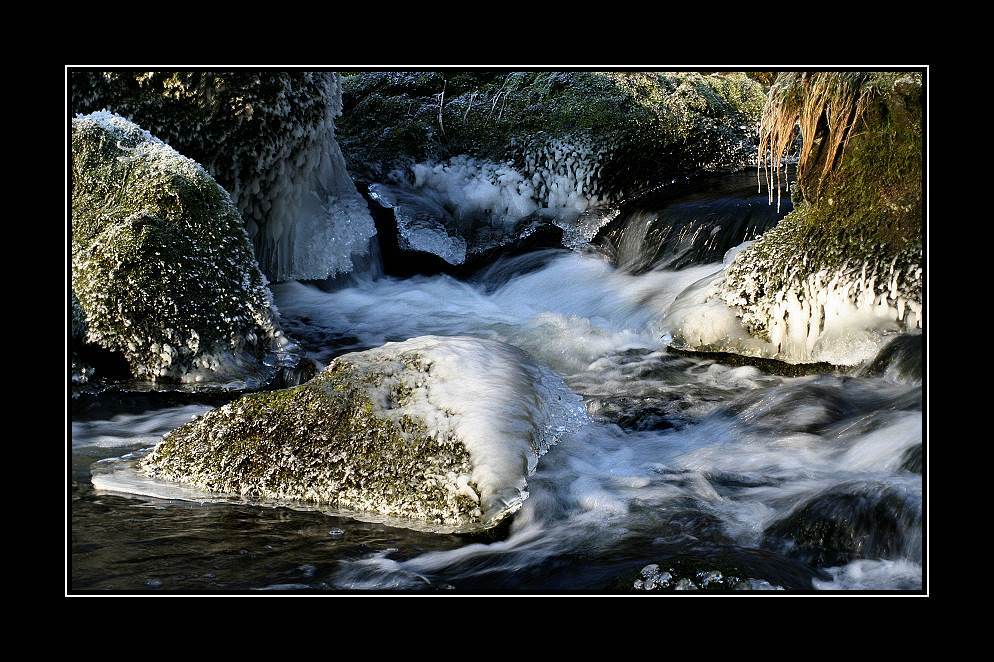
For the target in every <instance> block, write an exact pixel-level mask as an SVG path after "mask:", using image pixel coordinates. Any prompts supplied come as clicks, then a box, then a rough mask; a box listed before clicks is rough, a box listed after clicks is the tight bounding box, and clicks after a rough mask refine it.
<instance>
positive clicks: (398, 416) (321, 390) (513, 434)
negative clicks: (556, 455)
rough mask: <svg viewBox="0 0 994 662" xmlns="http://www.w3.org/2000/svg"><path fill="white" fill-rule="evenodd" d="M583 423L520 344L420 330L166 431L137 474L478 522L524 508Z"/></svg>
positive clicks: (449, 525)
mask: <svg viewBox="0 0 994 662" xmlns="http://www.w3.org/2000/svg"><path fill="white" fill-rule="evenodd" d="M585 421H586V415H585V412H584V409H583V405H582V402H581V401H580V399H579V397H578V396H576V395H574V394H573V393H571V392H570V391H569V390H568V389H567V388H566V387H565V385H564V384H563V382H562V380H561V379H559V378H558V377H556V376H555V375H554V374H553V373H551V372H550V371H548V370H546V369H544V368H541V367H539V366H537V365H535V364H534V363H532V362H531V361H530V360H529V359H528V358H527V356H526V355H525V354H524V353H523V352H522V351H521V350H518V349H516V348H514V347H512V346H510V345H506V344H503V343H499V342H496V341H490V340H480V339H476V338H466V337H438V336H424V337H420V338H414V339H412V340H407V341H405V342H401V343H387V344H386V345H384V346H382V347H379V348H377V349H372V350H368V351H364V352H359V353H354V354H347V355H344V356H341V357H339V358H337V359H335V360H334V361H333V362H332V363H331V364H330V365H329V366H328V367H327V369H325V370H324V371H323V372H321V373H320V374H319V375H318V376H316V377H315V378H314V379H312V380H311V381H310V382H308V383H306V384H304V385H302V386H299V387H296V388H293V389H289V390H285V391H277V392H272V393H258V394H253V395H248V396H245V397H243V398H242V399H240V400H237V401H235V402H233V403H231V404H228V405H225V406H223V407H221V408H219V409H217V410H215V411H213V412H211V413H209V414H207V415H205V416H203V417H202V418H200V419H198V420H195V421H193V422H191V423H189V424H187V425H185V426H183V427H181V428H178V429H177V430H175V431H173V432H172V433H170V434H169V435H167V436H166V437H165V439H164V440H163V441H162V443H161V444H160V445H159V446H157V447H156V449H155V450H154V451H153V452H152V453H151V454H150V455H149V456H147V457H146V458H145V459H144V460H143V461H142V462H141V465H140V471H141V472H144V473H145V474H146V475H147V476H149V477H151V478H154V479H157V480H166V481H174V482H179V483H183V484H185V485H188V486H192V487H194V488H196V489H198V490H202V491H203V492H206V493H212V494H218V495H229V496H240V497H246V498H254V499H262V500H269V501H276V502H286V501H296V502H303V503H309V504H315V505H323V506H328V507H331V508H334V509H338V510H342V511H347V512H350V513H355V514H356V515H357V516H358V517H363V516H364V515H363V514H365V516H367V517H368V516H373V517H382V518H388V519H389V520H390V521H394V520H396V521H397V523H400V524H404V523H405V522H407V523H408V524H409V525H412V526H415V527H416V528H430V529H432V530H437V531H457V530H458V531H464V530H473V529H482V528H487V527H491V526H493V525H494V524H496V523H497V522H499V521H500V520H501V519H502V518H504V517H505V516H507V515H508V514H510V513H512V512H514V511H515V510H516V509H517V508H518V507H520V505H521V503H522V501H523V500H524V499H525V498H526V497H527V496H528V492H527V485H526V480H527V477H528V475H529V474H530V473H531V472H533V471H534V470H535V468H536V466H537V463H538V459H539V457H540V456H541V455H542V454H544V453H545V452H546V451H547V450H548V449H549V447H550V446H551V445H553V444H554V443H556V442H557V441H558V440H559V439H560V438H561V437H562V436H563V435H564V434H567V433H569V432H571V431H574V430H576V429H578V428H579V427H580V426H581V425H583V424H584V422H585Z"/></svg>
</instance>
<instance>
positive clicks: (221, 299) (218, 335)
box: [72, 112, 285, 382]
mask: <svg viewBox="0 0 994 662" xmlns="http://www.w3.org/2000/svg"><path fill="white" fill-rule="evenodd" d="M72 185H73V190H72V292H73V326H72V331H73V336H74V339H75V340H76V342H82V341H85V342H86V343H90V344H93V345H97V346H99V347H101V348H103V349H104V350H109V351H110V352H115V353H118V354H120V355H122V356H123V357H124V358H125V359H126V360H127V363H128V366H129V367H130V370H131V373H132V374H133V375H134V376H135V377H138V378H140V379H147V380H152V381H182V382H197V381H208V382H217V381H225V382H226V381H230V380H233V379H237V378H240V377H242V376H243V375H244V374H245V373H247V372H251V371H254V370H255V369H256V368H258V366H259V362H260V359H262V358H263V357H264V356H265V355H266V354H267V353H270V352H272V351H274V350H277V349H279V348H280V347H281V346H282V345H283V344H284V343H285V339H284V338H283V335H282V332H281V331H280V329H279V327H278V325H277V322H276V313H275V310H274V308H273V304H272V297H271V294H270V292H269V289H268V287H267V284H266V279H265V277H264V276H263V275H262V273H261V272H260V271H259V267H258V265H257V264H256V261H255V258H254V257H253V254H252V246H251V244H250V243H249V241H248V237H247V236H246V234H245V229H244V227H243V226H242V223H241V218H240V217H239V215H238V210H237V209H236V208H235V206H234V205H233V204H232V202H231V198H230V197H229V196H228V194H227V193H226V192H225V191H224V189H222V188H221V187H220V186H218V184H217V183H216V182H215V181H214V179H213V178H212V177H211V176H210V175H209V174H208V173H207V172H206V171H205V170H204V169H203V168H202V167H201V166H200V165H198V164H197V163H196V162H194V161H192V160H191V159H188V158H186V157H184V156H182V155H180V154H179V153H178V152H176V151H175V150H174V149H172V148H171V147H169V146H168V145H167V144H165V143H164V142H162V141H161V140H158V139H157V138H155V137H153V136H152V135H151V134H149V133H148V132H146V131H144V130H142V129H141V128H139V127H138V126H137V125H135V124H133V123H132V122H129V121H128V120H126V119H124V118H122V117H120V116H117V115H113V114H111V113H108V112H97V113H92V114H90V115H87V116H79V117H76V118H75V119H73V121H72ZM84 374H85V373H84Z"/></svg>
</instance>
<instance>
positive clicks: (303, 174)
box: [232, 74, 376, 280]
mask: <svg viewBox="0 0 994 662" xmlns="http://www.w3.org/2000/svg"><path fill="white" fill-rule="evenodd" d="M324 87H325V92H324V95H325V97H326V99H325V103H326V104H327V105H326V110H325V113H324V116H323V117H322V118H321V119H320V121H318V122H317V123H315V124H312V125H301V126H298V127H296V128H295V129H294V131H293V134H292V135H293V137H294V138H295V139H296V140H295V141H293V142H290V141H288V142H283V143H280V142H273V143H263V145H262V149H261V151H260V150H259V147H258V146H254V147H255V149H253V150H252V151H251V152H249V153H248V154H245V155H244V156H242V155H240V156H241V158H243V159H244V158H251V159H253V160H257V162H258V165H257V167H256V168H254V169H251V170H249V172H251V173H252V174H251V175H250V176H249V177H246V178H237V177H236V179H235V180H234V184H233V187H232V197H234V199H235V200H236V201H237V202H238V205H239V208H240V209H241V210H242V214H243V217H244V218H245V222H246V225H247V227H248V229H249V232H250V234H252V235H253V236H255V237H256V239H255V243H256V248H257V251H258V254H259V259H260V261H261V262H263V263H264V264H265V265H267V271H268V272H269V273H270V274H271V276H272V278H273V279H274V280H290V279H322V278H326V277H328V276H332V275H334V274H336V273H339V272H350V271H352V268H353V264H352V255H364V254H365V253H366V252H367V250H368V243H369V239H370V238H371V237H372V236H373V235H375V234H376V227H375V226H374V225H373V219H372V217H371V216H370V215H369V210H368V208H367V207H366V202H365V200H363V198H362V196H361V195H360V194H359V192H358V191H357V190H356V188H355V185H354V184H353V182H352V178H351V177H350V176H349V173H348V170H347V169H346V166H345V158H344V157H343V156H342V150H341V149H340V148H339V146H338V142H337V141H336V140H335V118H336V117H338V116H339V115H341V113H342V88H341V83H340V81H339V79H338V76H337V74H330V75H328V76H327V78H326V80H325V82H324Z"/></svg>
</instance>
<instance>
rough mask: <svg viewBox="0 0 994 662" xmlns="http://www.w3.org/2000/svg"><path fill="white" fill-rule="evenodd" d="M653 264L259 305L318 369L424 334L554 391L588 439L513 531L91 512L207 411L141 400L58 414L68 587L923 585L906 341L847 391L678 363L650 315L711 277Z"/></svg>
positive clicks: (601, 265) (914, 384) (824, 379)
mask: <svg viewBox="0 0 994 662" xmlns="http://www.w3.org/2000/svg"><path fill="white" fill-rule="evenodd" d="M652 250H653V251H654V255H657V256H658V255H660V254H667V250H668V249H665V250H660V249H659V247H658V246H654V247H653V248H652ZM670 254H672V253H670ZM702 254H703V255H707V256H708V257H712V255H711V253H708V252H707V251H704V252H703V253H702ZM654 259H655V258H653V260H654ZM653 260H648V261H647V260H642V261H637V264H633V263H625V261H624V260H620V261H619V262H620V263H621V266H620V267H619V266H616V264H615V262H614V261H612V259H609V257H607V256H605V255H604V254H601V253H597V252H587V253H575V252H570V251H565V250H548V251H540V252H536V253H531V254H528V255H524V256H519V257H516V258H511V259H505V260H501V261H499V262H498V263H496V264H494V265H491V266H490V267H489V268H487V269H485V270H483V271H482V272H480V273H478V274H477V275H476V276H474V277H473V278H470V279H468V280H457V279H454V278H451V277H449V276H445V275H436V276H416V277H413V278H407V279H394V278H387V277H379V278H373V277H355V278H353V279H352V280H351V281H350V282H348V283H345V284H339V286H338V287H337V288H331V289H330V291H329V288H321V287H318V286H316V285H308V284H301V283H295V282H290V283H284V284H281V285H278V286H275V287H274V294H275V297H276V302H277V305H278V306H279V308H280V310H281V313H282V314H283V316H284V320H285V327H286V329H287V331H288V333H289V334H290V335H291V336H292V337H294V338H295V339H297V340H298V341H299V343H300V345H301V347H302V348H303V349H304V350H305V351H306V352H307V353H308V356H309V357H311V358H312V359H313V360H315V361H316V362H318V363H319V364H321V365H323V364H325V363H327V362H328V361H329V360H330V359H331V358H332V357H334V356H336V355H338V354H341V353H343V352H346V351H352V350H354V349H362V348H368V347H374V346H378V345H380V344H382V343H383V342H386V341H390V340H401V339H406V338H410V337H415V336H420V335H426V334H437V335H457V334H458V335H473V336H479V337H487V338H495V339H500V340H504V341H506V342H509V343H511V344H514V345H516V346H518V347H520V348H522V349H524V350H525V351H526V352H528V353H529V354H531V356H532V357H533V358H534V359H535V360H537V361H539V362H541V363H543V364H544V365H546V366H548V367H550V368H552V369H553V370H555V371H557V372H558V373H559V374H561V375H562V376H563V377H564V378H565V379H566V381H567V384H568V385H569V386H570V388H571V389H573V390H574V391H575V392H576V393H578V394H579V395H581V396H582V397H583V399H584V402H585V404H586V406H587V409H588V412H589V413H590V415H591V418H592V421H593V422H592V423H591V424H589V425H587V426H586V427H584V428H583V429H581V430H580V431H579V432H578V433H576V434H574V435H572V436H570V437H568V438H566V439H564V440H563V441H561V442H560V444H559V445H558V446H557V447H556V448H554V449H552V450H551V451H550V452H549V453H548V454H547V455H546V456H545V457H544V458H543V459H542V461H541V462H540V463H539V467H538V470H537V472H536V473H535V474H534V475H533V476H532V477H531V478H530V479H529V492H530V496H529V498H528V499H527V500H526V502H525V505H524V507H523V508H522V509H521V510H520V511H519V512H518V513H517V514H516V515H515V517H514V518H513V520H512V521H511V522H510V523H509V524H508V525H506V526H502V527H501V528H499V529H498V530H496V531H493V532H491V533H489V534H487V535H478V536H456V535H453V536H444V535H432V534H426V533H418V532H415V531H410V530H405V529H398V528H391V527H387V526H384V525H378V524H371V523H364V522H359V521H355V520H350V519H344V518H336V517H330V516H327V515H323V514H321V513H316V512H304V511H297V510H291V509H287V508H268V507H260V506H251V505H242V504H230V503H228V504H220V503H216V504H198V503H189V502H174V501H161V500H154V499H149V498H137V497H129V496H120V495H114V494H107V493H100V492H97V491H95V490H94V489H93V486H92V484H91V483H90V472H91V466H92V464H93V463H94V462H95V461H98V460H101V459H105V458H112V457H117V456H121V455H123V454H125V453H128V452H133V451H136V450H139V449H142V448H147V447H148V446H150V445H152V444H154V443H155V442H156V440H157V439H158V438H159V437H160V436H161V435H162V434H163V433H164V432H166V431H168V430H170V429H172V428H174V427H175V426H177V425H179V424H181V423H183V422H184V421H186V420H189V418H190V417H191V416H193V415H196V414H198V413H202V412H203V411H206V410H207V409H208V408H209V405H205V404H203V403H198V402H197V401H196V400H185V401H176V400H169V399H162V400H159V401H157V400H155V399H154V398H150V397H149V396H148V395H147V394H146V395H144V396H142V399H141V400H129V399H128V397H126V396H120V395H118V396H115V399H112V400H110V401H109V400H108V399H107V398H104V399H100V398H97V399H95V400H92V401H91V402H89V403H88V404H87V403H77V406H75V407H74V418H73V425H72V451H71V453H72V455H71V456H72V506H71V507H72V541H71V576H72V586H73V587H74V588H77V589H106V588H115V589H155V590H169V589H172V590H194V591H201V590H235V589H293V588H297V589H305V588H306V589H321V590H335V589H403V590H429V591H430V590H441V591H451V590H455V591H506V590H530V591H543V590H544V591H550V590H557V591H558V590H581V591H601V590H608V591H646V590H657V589H665V588H673V587H676V588H680V589H693V588H695V587H696V588H712V589H713V588H720V589H733V588H734V589H752V590H758V589H772V588H777V587H782V588H786V589H794V590H798V589H801V590H810V589H831V588H888V589H894V588H896V589H915V588H920V587H921V582H922V571H921V564H922V557H923V549H922V529H923V512H922V511H923V505H922V477H921V458H922V454H921V444H922V437H923V434H922V423H923V417H922V387H921V384H920V382H919V381H918V378H916V376H915V375H914V374H911V375H909V374H908V371H907V370H899V369H897V368H895V367H893V366H894V365H899V364H900V365H904V364H903V363H901V362H902V361H904V362H905V363H906V362H907V354H908V352H911V353H914V352H916V351H917V352H920V343H918V344H917V345H916V344H915V343H914V342H913V341H912V342H911V343H910V345H909V347H910V349H907V350H906V351H904V353H903V354H901V356H899V357H898V359H900V361H899V360H897V359H895V360H894V361H893V362H890V363H888V365H890V364H891V363H893V365H891V367H890V368H888V365H882V366H877V369H875V370H867V371H865V372H864V373H863V374H860V375H856V374H848V375H845V374H822V375H808V376H801V377H785V376H777V375H774V374H769V373H768V372H764V371H762V370H760V369H759V368H757V367H752V366H741V365H740V366H737V367H736V366H732V365H724V364H722V363H718V362H715V361H712V360H704V359H702V358H694V357H688V356H682V355H677V354H673V353H670V352H668V351H667V348H666V339H667V335H666V334H667V329H666V328H665V322H664V319H665V313H666V310H667V308H668V307H669V305H670V304H671V303H672V301H673V299H674V298H675V297H676V295H677V294H679V293H680V291H682V290H683V289H684V288H685V287H687V286H688V285H690V284H692V283H694V282H696V281H697V280H699V279H701V278H703V277H705V276H707V275H709V274H711V273H713V272H715V271H716V270H717V269H719V268H720V266H721V265H720V263H712V264H705V265H702V264H697V263H692V264H690V265H680V266H685V267H686V268H683V269H680V270H678V271H670V270H661V269H659V268H650V267H651V266H652V265H649V264H648V263H649V262H652V261H653ZM655 266H657V267H658V266H660V265H655ZM661 266H664V267H668V266H672V265H671V264H670V263H668V262H667V263H666V264H663V265H661ZM905 344H906V345H907V344H908V342H907V341H905ZM912 372H913V371H912ZM211 404H216V402H215V403H211ZM916 457H917V462H918V464H917V465H916V464H915V458H916ZM916 466H917V473H916V472H915V471H914V470H915V469H916Z"/></svg>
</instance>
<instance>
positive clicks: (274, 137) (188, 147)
mask: <svg viewBox="0 0 994 662" xmlns="http://www.w3.org/2000/svg"><path fill="white" fill-rule="evenodd" d="M70 84H71V107H72V111H73V112H74V113H90V112H94V111H100V110H109V111H111V112H114V113H116V114H118V115H122V116H124V117H126V118H128V119H131V120H132V121H134V122H135V123H137V124H138V125H140V126H142V127H144V128H146V129H147V130H149V131H150V132H152V133H153V134H154V135H156V136H157V137H159V138H161V139H162V140H164V141H166V142H167V143H169V144H170V145H171V146H172V147H174V148H175V149H177V150H178V151H179V152H181V153H182V154H184V155H185V156H188V157H190V158H192V159H194V160H195V161H197V162H198V163H200V164H201V165H203V166H204V167H205V168H206V169H207V171H208V172H209V173H210V174H211V175H212V176H213V177H214V178H215V179H216V180H217V181H218V183H220V184H221V185H222V186H223V187H224V188H225V189H226V190H227V191H228V192H229V193H230V194H231V197H232V199H233V200H234V201H235V203H236V205H237V206H238V209H239V211H240V212H241V215H242V218H243V220H244V221H245V225H246V229H247V230H248V232H249V236H250V238H251V239H252V241H253V243H254V246H255V250H256V255H257V257H258V260H259V263H260V264H261V265H262V267H263V270H264V271H265V273H266V274H267V275H268V276H269V277H270V278H271V279H273V280H284V279H287V278H301V277H303V278H324V277H326V276H328V275H330V274H333V273H335V272H340V271H346V272H347V271H350V270H351V269H352V262H351V259H350V258H351V255H352V254H353V253H358V254H363V253H365V252H366V244H367V242H368V239H369V238H370V237H371V236H373V235H374V234H375V228H374V227H373V224H372V220H371V219H370V218H369V215H368V212H367V210H366V207H365V203H364V202H363V200H362V198H361V196H360V195H359V194H358V192H357V191H356V190H355V187H354V185H353V184H352V182H351V179H350V178H349V176H348V173H347V172H346V170H345V163H344V160H343V158H342V155H341V151H340V150H339V148H338V144H337V142H336V141H335V118H336V117H337V116H338V115H339V114H340V113H341V85H340V80H339V78H338V76H337V74H335V73H332V72H306V71H290V72H275V71H263V72H258V71H245V70H237V71H214V72H198V71H192V72H191V71H180V72H156V71H109V72H101V71H74V72H72V74H71V77H70Z"/></svg>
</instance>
